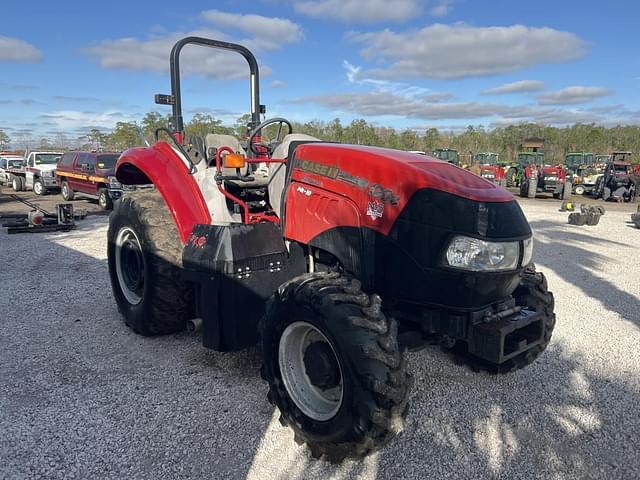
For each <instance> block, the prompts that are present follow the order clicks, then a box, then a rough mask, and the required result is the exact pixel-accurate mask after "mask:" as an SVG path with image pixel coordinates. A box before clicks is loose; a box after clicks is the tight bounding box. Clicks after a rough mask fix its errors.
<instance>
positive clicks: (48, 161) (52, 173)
mask: <svg viewBox="0 0 640 480" xmlns="http://www.w3.org/2000/svg"><path fill="white" fill-rule="evenodd" d="M60 157H62V152H43V151H35V152H30V153H29V155H27V156H26V158H25V160H24V162H23V164H22V165H21V166H20V167H19V168H7V170H6V174H7V175H8V177H9V179H8V181H9V183H11V186H12V187H13V189H14V190H15V191H16V192H21V191H23V190H33V193H35V194H36V195H44V194H46V193H47V191H49V190H58V189H59V188H60V187H59V186H58V184H57V183H56V166H57V164H58V160H60Z"/></svg>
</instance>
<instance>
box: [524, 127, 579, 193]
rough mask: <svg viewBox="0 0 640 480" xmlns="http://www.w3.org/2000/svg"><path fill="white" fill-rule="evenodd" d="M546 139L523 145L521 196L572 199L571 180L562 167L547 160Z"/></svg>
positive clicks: (537, 139)
mask: <svg viewBox="0 0 640 480" xmlns="http://www.w3.org/2000/svg"><path fill="white" fill-rule="evenodd" d="M543 149H544V139H542V138H529V139H526V140H525V141H524V142H523V144H522V145H521V150H522V151H521V152H520V153H518V163H519V164H520V165H522V166H523V168H524V170H523V174H522V181H521V182H520V196H521V197H528V198H535V197H536V194H537V193H551V194H552V195H553V198H561V199H564V200H568V199H569V198H571V190H572V188H573V187H572V183H571V178H570V177H569V176H568V175H567V171H566V170H565V168H564V167H563V166H562V165H552V164H551V163H550V162H548V161H546V160H545V154H544V151H543Z"/></svg>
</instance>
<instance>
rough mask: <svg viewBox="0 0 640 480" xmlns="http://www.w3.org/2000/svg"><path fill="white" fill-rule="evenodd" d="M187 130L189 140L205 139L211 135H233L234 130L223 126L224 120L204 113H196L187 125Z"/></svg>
mask: <svg viewBox="0 0 640 480" xmlns="http://www.w3.org/2000/svg"><path fill="white" fill-rule="evenodd" d="M185 130H186V133H187V138H189V137H191V136H198V137H202V138H205V137H206V136H207V134H209V133H226V134H233V128H231V127H225V126H224V125H222V120H217V119H216V118H214V117H213V116H212V115H209V114H203V113H196V114H195V115H194V116H193V117H192V118H191V120H190V121H189V122H188V123H187V125H186V127H185Z"/></svg>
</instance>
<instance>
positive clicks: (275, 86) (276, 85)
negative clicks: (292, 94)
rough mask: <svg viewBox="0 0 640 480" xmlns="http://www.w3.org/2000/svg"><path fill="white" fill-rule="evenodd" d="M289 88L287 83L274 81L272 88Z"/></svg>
mask: <svg viewBox="0 0 640 480" xmlns="http://www.w3.org/2000/svg"><path fill="white" fill-rule="evenodd" d="M286 86H287V82H283V81H282V80H274V81H273V82H271V88H284V87H286Z"/></svg>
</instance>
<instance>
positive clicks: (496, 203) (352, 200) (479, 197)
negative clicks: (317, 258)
mask: <svg viewBox="0 0 640 480" xmlns="http://www.w3.org/2000/svg"><path fill="white" fill-rule="evenodd" d="M293 157H294V158H293V161H292V173H291V179H292V182H291V185H290V186H289V190H288V193H287V201H286V209H285V215H284V227H285V237H287V238H290V239H292V240H299V241H301V242H303V243H305V244H308V245H312V246H314V247H316V248H319V249H320V250H324V251H327V252H330V253H332V254H333V255H335V256H336V257H337V258H340V260H341V262H342V263H343V265H345V268H346V269H347V270H348V271H351V272H355V273H356V274H357V275H358V276H359V278H361V279H363V284H367V285H372V286H374V287H375V290H376V291H379V292H381V293H382V294H385V295H387V294H388V296H389V298H397V299H401V300H403V301H408V302H412V303H416V304H431V303H436V302H437V303H440V304H441V305H448V304H450V305H457V306H459V307H460V306H461V307H464V308H474V307H476V306H479V305H487V304H490V303H492V302H494V301H497V300H499V299H501V298H505V297H506V296H508V295H509V294H510V293H511V292H512V291H513V289H515V287H516V286H517V284H518V281H519V275H520V270H521V265H518V266H517V268H514V269H512V270H507V271H501V272H490V273H483V272H469V271H461V270H456V269H453V268H449V267H446V266H443V265H444V263H443V262H444V260H443V258H444V255H445V253H446V250H447V247H448V246H449V245H450V243H451V242H452V240H453V239H454V238H456V237H457V236H464V237H471V238H480V239H486V240H488V241H494V242H524V241H525V240H527V239H528V238H530V237H531V229H530V228H529V224H528V222H527V220H526V218H525V216H524V214H523V213H522V210H521V209H520V207H519V205H518V203H517V202H516V201H515V199H514V198H513V195H512V194H511V193H510V192H508V191H506V190H504V189H503V188H500V187H498V186H496V185H494V184H493V183H491V182H489V181H487V180H485V179H483V178H482V177H480V176H478V175H475V174H473V173H471V172H469V171H467V170H463V169H461V168H459V167H456V166H454V165H452V164H450V163H447V162H445V161H442V160H437V159H434V158H431V157H425V156H422V155H417V154H411V153H408V152H402V151H396V150H390V149H383V148H374V147H363V146H354V145H339V144H325V143H308V144H303V145H299V146H298V147H297V149H296V150H295V155H294V156H293ZM290 158H291V157H290ZM301 212H303V213H301ZM407 279H409V281H407ZM426 286H428V288H427V287H426Z"/></svg>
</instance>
